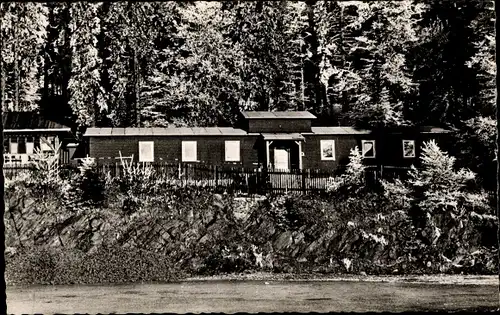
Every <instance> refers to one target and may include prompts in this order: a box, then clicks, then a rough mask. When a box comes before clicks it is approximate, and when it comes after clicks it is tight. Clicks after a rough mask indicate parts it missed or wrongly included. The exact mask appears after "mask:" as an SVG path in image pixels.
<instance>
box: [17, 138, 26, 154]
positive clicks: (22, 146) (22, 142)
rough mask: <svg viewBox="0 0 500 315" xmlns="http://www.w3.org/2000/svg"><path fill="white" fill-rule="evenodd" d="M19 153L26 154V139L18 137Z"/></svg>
mask: <svg viewBox="0 0 500 315" xmlns="http://www.w3.org/2000/svg"><path fill="white" fill-rule="evenodd" d="M17 153H19V154H26V138H25V137H18V138H17Z"/></svg>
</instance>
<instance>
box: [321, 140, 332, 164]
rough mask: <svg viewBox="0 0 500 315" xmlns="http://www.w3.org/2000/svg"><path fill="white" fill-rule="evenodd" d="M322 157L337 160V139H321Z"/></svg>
mask: <svg viewBox="0 0 500 315" xmlns="http://www.w3.org/2000/svg"><path fill="white" fill-rule="evenodd" d="M320 147H321V159H322V160H335V140H321V142H320Z"/></svg>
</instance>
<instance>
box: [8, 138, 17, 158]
mask: <svg viewBox="0 0 500 315" xmlns="http://www.w3.org/2000/svg"><path fill="white" fill-rule="evenodd" d="M9 153H10V154H17V138H16V137H14V138H10V142H9Z"/></svg>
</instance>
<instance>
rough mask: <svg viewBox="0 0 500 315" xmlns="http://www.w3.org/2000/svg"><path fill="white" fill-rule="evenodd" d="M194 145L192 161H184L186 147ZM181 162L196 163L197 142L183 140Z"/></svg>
mask: <svg viewBox="0 0 500 315" xmlns="http://www.w3.org/2000/svg"><path fill="white" fill-rule="evenodd" d="M188 144H191V145H192V144H194V159H186V156H185V153H186V145H188ZM181 161H182V162H198V141H196V140H183V141H182V142H181Z"/></svg>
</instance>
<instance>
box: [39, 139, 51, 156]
mask: <svg viewBox="0 0 500 315" xmlns="http://www.w3.org/2000/svg"><path fill="white" fill-rule="evenodd" d="M53 145H54V137H40V151H42V152H47V151H52V147H53Z"/></svg>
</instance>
